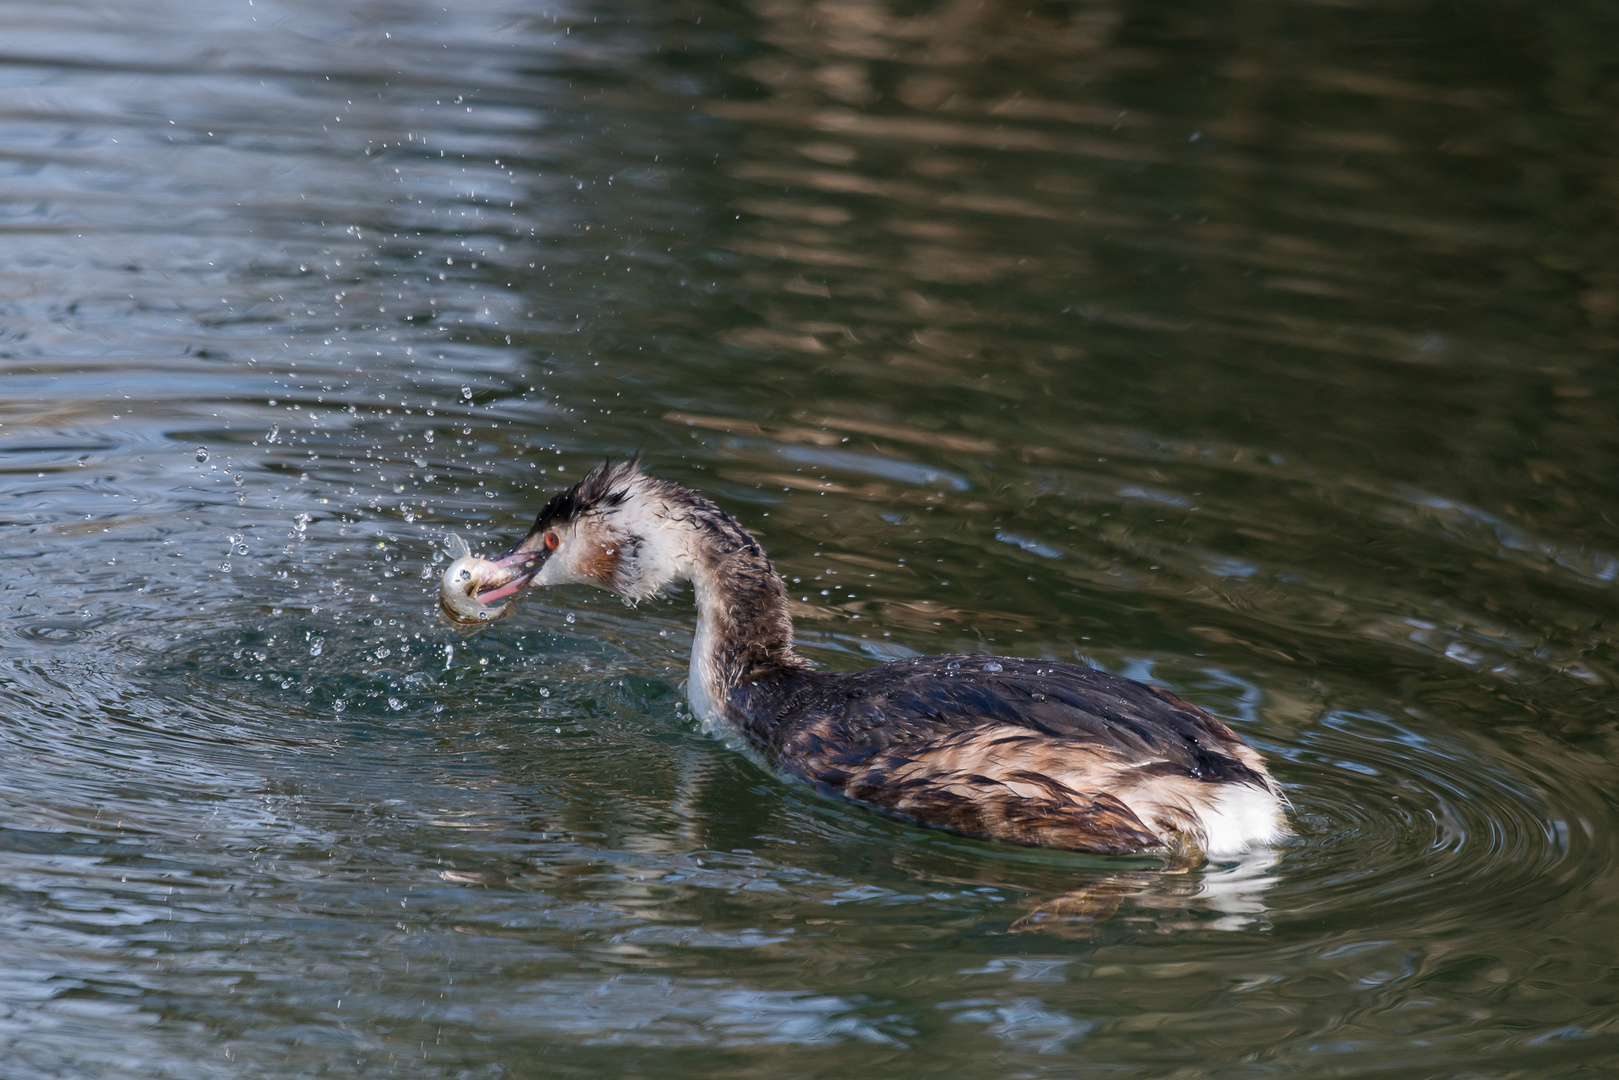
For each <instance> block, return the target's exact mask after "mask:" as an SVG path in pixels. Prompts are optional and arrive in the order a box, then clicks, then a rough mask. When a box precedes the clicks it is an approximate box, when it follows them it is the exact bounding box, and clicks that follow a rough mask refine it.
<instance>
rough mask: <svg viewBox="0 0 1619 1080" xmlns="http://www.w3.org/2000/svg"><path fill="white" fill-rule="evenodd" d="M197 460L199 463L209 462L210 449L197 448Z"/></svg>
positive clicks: (204, 447)
mask: <svg viewBox="0 0 1619 1080" xmlns="http://www.w3.org/2000/svg"><path fill="white" fill-rule="evenodd" d="M197 460H198V461H207V460H208V448H207V447H206V446H199V447H197Z"/></svg>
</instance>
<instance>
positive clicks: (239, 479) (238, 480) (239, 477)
mask: <svg viewBox="0 0 1619 1080" xmlns="http://www.w3.org/2000/svg"><path fill="white" fill-rule="evenodd" d="M232 479H234V480H235V481H236V486H237V487H241V486H242V474H241V473H237V474H236V475H235V476H234V477H232Z"/></svg>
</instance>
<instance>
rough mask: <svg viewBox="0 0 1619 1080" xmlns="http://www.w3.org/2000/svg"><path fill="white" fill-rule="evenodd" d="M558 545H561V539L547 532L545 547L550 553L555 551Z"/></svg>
mask: <svg viewBox="0 0 1619 1080" xmlns="http://www.w3.org/2000/svg"><path fill="white" fill-rule="evenodd" d="M560 543H562V539H561V537H559V536H557V534H556V533H554V532H548V533H546V534H545V546H546V547H548V548H550V549H551V550H552V551H555V550H556V549H557V545H558V544H560Z"/></svg>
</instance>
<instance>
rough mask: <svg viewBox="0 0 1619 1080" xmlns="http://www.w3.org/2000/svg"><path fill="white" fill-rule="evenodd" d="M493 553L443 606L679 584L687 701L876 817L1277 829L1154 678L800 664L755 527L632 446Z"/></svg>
mask: <svg viewBox="0 0 1619 1080" xmlns="http://www.w3.org/2000/svg"><path fill="white" fill-rule="evenodd" d="M494 563H495V565H496V567H498V570H495V571H491V573H490V574H485V575H480V577H479V580H478V582H477V583H476V585H474V586H467V585H466V584H464V583H457V582H452V581H450V579H449V576H448V575H447V576H446V579H445V582H444V585H443V590H444V592H445V594H446V596H445V603H444V608H445V611H446V613H447V614H450V615H451V617H452V618H456V615H455V614H454V612H455V611H459V610H464V609H465V607H466V603H467V601H468V600H469V599H470V600H477V601H487V602H490V603H498V604H504V603H505V602H506V600H507V599H508V598H509V597H511V596H512V595H514V594H515V593H517V592H518V591H519V590H521V589H523V588H526V587H529V586H532V585H561V584H572V583H579V584H591V585H596V586H599V587H601V588H605V589H608V590H611V591H612V592H615V593H617V594H618V595H620V596H622V597H623V598H624V599H625V600H626V601H628V602H630V603H634V602H637V601H639V600H642V599H645V598H647V597H650V596H653V595H655V594H657V593H658V592H659V591H661V590H662V589H664V588H665V587H667V586H669V585H671V584H673V583H674V582H677V581H690V582H691V583H692V585H693V588H694V590H695V593H696V600H697V608H698V621H697V634H696V638H695V641H694V643H693V646H692V658H691V673H690V678H689V680H688V683H687V695H688V697H689V698H690V700H691V704H692V708H693V710H694V711H695V712H696V713H697V715H698V716H699V717H701V718H702V719H703V720H704V721H705V722H706V723H709V724H712V725H716V726H719V727H722V728H725V729H729V730H733V731H736V732H739V733H741V734H742V735H743V736H745V737H746V738H747V739H748V741H749V742H751V743H752V744H753V745H755V746H756V747H758V748H759V749H761V750H763V751H764V752H765V753H766V754H768V755H769V756H770V758H771V759H772V760H773V761H774V762H775V763H776V764H777V765H778V766H779V767H780V768H782V769H784V770H785V771H787V772H789V773H791V774H793V775H794V776H797V777H799V778H801V779H803V780H805V781H808V782H809V783H811V784H814V785H815V786H817V787H819V788H821V789H822V790H825V791H828V792H831V793H834V794H837V795H841V796H843V797H845V798H848V799H851V800H853V801H855V802H857V803H861V804H863V805H866V806H870V807H873V808H876V809H878V810H881V811H884V812H887V813H889V814H893V815H896V816H899V817H902V818H905V819H908V820H911V821H915V822H917V823H919V824H923V825H930V826H933V827H936V828H942V829H949V830H951V831H954V832H959V833H963V834H966V835H969V836H979V837H985V838H988V839H993V840H1003V841H1008V842H1011V843H1017V844H1031V845H1037V846H1041V847H1054V848H1066V849H1070V850H1075V851H1091V852H1100V853H1107V854H1125V853H1131V852H1148V851H1161V850H1166V849H1174V850H1181V851H1184V850H1194V851H1202V852H1206V853H1209V854H1229V853H1232V852H1237V851H1241V850H1243V849H1245V848H1248V847H1250V846H1254V845H1260V844H1265V843H1269V842H1271V841H1274V840H1276V839H1278V838H1280V837H1281V836H1282V835H1284V834H1285V832H1286V821H1285V818H1284V816H1283V812H1282V806H1283V802H1284V800H1283V798H1282V794H1281V790H1280V788H1279V787H1278V786H1277V784H1276V782H1275V781H1274V780H1272V779H1271V777H1270V774H1269V772H1268V771H1267V770H1266V768H1265V765H1264V762H1263V761H1262V760H1261V759H1260V757H1259V755H1258V753H1256V752H1255V751H1254V750H1253V749H1252V748H1251V747H1249V746H1248V745H1247V744H1246V743H1244V742H1243V741H1242V740H1241V739H1240V738H1238V737H1237V735H1236V734H1235V733H1234V732H1232V730H1231V729H1230V728H1228V727H1227V726H1226V725H1225V724H1223V723H1222V722H1220V721H1219V720H1217V719H1215V718H1214V717H1212V716H1210V715H1209V714H1208V713H1206V712H1204V711H1203V710H1202V709H1199V708H1198V707H1197V706H1195V705H1192V704H1189V703H1188V702H1185V701H1182V700H1181V699H1179V698H1177V697H1175V696H1174V695H1173V694H1169V693H1167V692H1165V691H1163V690H1159V689H1156V688H1154V687H1150V686H1146V685H1144V684H1142V683H1138V682H1135V681H1132V680H1130V679H1124V678H1120V677H1119V676H1116V675H1109V674H1106V673H1105V672H1100V671H1095V670H1093V669H1091V668H1086V667H1080V666H1077V665H1074V664H1059V663H1053V662H1049V661H1034V660H1022V659H1016V658H1012V657H992V656H926V657H919V658H916V659H911V660H901V661H897V662H894V663H889V664H883V665H881V666H879V667H875V668H872V669H869V670H867V671H861V672H855V673H835V672H822V671H817V670H815V669H814V668H812V667H811V666H810V665H809V664H808V663H807V662H806V661H805V660H803V659H802V658H800V657H799V656H798V654H797V653H795V652H794V651H793V628H792V620H791V617H790V615H789V612H788V602H787V593H786V588H785V586H784V585H783V584H782V580H781V577H780V575H778V574H777V573H776V570H775V567H773V566H772V565H771V563H770V559H769V558H768V557H767V556H766V555H765V553H764V551H763V549H762V548H760V547H759V544H758V542H757V541H755V540H754V539H753V537H752V536H750V535H749V534H748V533H747V531H746V530H745V529H743V528H742V526H741V525H739V524H738V523H737V522H736V520H735V519H734V518H732V517H731V516H730V515H728V514H726V513H725V512H724V511H723V510H721V509H720V508H719V507H718V506H716V505H714V503H713V502H711V501H709V500H708V499H707V498H705V497H704V496H702V495H700V494H698V493H697V492H695V491H692V490H690V489H689V488H684V487H681V486H680V485H678V484H674V483H671V482H669V481H667V480H658V479H655V478H652V477H648V476H646V475H645V474H643V473H642V472H641V471H640V469H639V468H638V466H637V464H636V463H635V462H634V461H630V462H626V463H622V464H619V465H617V466H607V465H604V466H602V467H601V468H599V469H597V470H595V471H594V472H592V473H591V474H590V475H589V476H587V477H586V478H585V479H584V480H582V481H580V482H579V483H578V484H576V485H574V486H573V487H571V488H569V489H567V490H566V491H563V492H560V493H558V494H557V495H555V496H553V497H552V498H551V500H550V501H549V502H547V503H546V505H545V507H544V509H542V510H541V511H540V514H539V516H538V517H537V518H536V519H535V522H534V526H533V528H532V529H531V530H530V531H529V533H528V535H527V536H525V537H524V538H523V540H522V541H520V542H519V543H518V544H516V545H515V546H513V547H512V548H511V549H510V550H509V551H507V552H506V553H505V554H503V555H501V556H500V557H499V558H497V559H496V560H494ZM452 601H453V602H452Z"/></svg>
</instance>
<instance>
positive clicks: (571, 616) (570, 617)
mask: <svg viewBox="0 0 1619 1080" xmlns="http://www.w3.org/2000/svg"><path fill="white" fill-rule="evenodd" d="M567 621H568V623H569V624H570V625H571V624H572V623H573V613H572V612H569V613H568V619H567Z"/></svg>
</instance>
